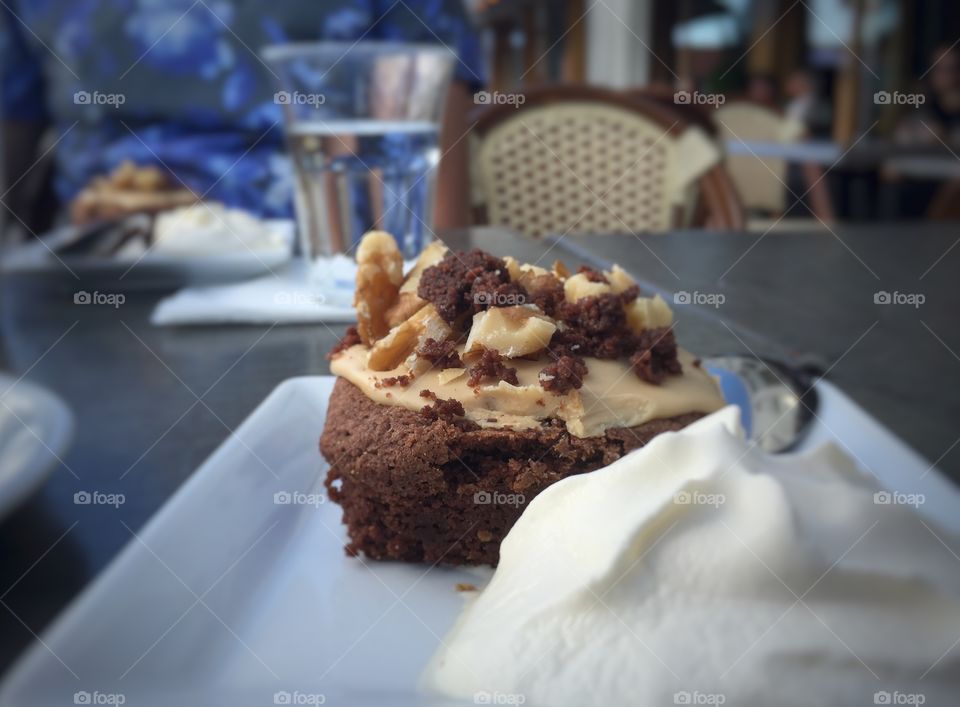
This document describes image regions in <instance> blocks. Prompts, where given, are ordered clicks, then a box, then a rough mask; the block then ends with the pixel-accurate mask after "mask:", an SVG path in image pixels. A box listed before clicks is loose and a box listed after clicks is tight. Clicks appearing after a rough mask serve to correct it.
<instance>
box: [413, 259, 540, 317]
mask: <svg viewBox="0 0 960 707" xmlns="http://www.w3.org/2000/svg"><path fill="white" fill-rule="evenodd" d="M508 283H510V273H509V272H508V271H507V266H506V263H504V262H503V260H501V259H500V258H497V257H495V256H493V255H490V254H489V253H486V252H484V251H482V250H479V249H474V250H470V251H462V252H459V253H455V252H450V253H447V254H446V255H445V256H444V258H443V260H441V261H440V262H439V263H437V264H436V265H431V266H430V267H429V268H427V269H426V270H424V271H423V274H422V275H421V276H420V284H419V285H418V287H417V295H418V296H419V297H420V298H421V299H424V300H426V301H427V302H430V303H432V304H433V306H434V307H436V309H437V312H438V313H439V314H440V316H441V317H443V319H444V321H446V322H447V323H448V324H453V323H454V322H455V321H456V320H457V318H458V317H460V316H461V315H464V314H473V313H475V312H479V311H481V310H483V309H486V308H487V307H489V306H491V305H496V304H497V302H498V301H499V298H498V297H497V295H500V296H501V297H502V298H503V299H508V297H507V295H510V294H513V295H514V296H516V295H518V294H523V295H524V296H526V292H525V291H522V290H523V288H522V287H521V286H520V285H518V284H516V283H514V286H513V287H512V288H504V289H500V288H501V286H502V285H506V284H508ZM517 288H519V290H518V289H517ZM521 291H522V292H521ZM510 304H519V303H518V302H510Z"/></svg>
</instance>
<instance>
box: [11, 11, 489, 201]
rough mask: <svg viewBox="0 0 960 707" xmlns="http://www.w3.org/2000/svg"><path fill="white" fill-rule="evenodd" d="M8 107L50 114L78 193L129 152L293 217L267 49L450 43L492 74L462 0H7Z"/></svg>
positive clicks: (475, 80) (62, 170) (223, 196)
mask: <svg viewBox="0 0 960 707" xmlns="http://www.w3.org/2000/svg"><path fill="white" fill-rule="evenodd" d="M0 8H2V9H0V115H2V117H3V119H5V120H29V121H42V122H45V123H49V124H51V125H52V127H53V128H54V131H55V139H56V140H57V142H56V144H55V147H54V157H55V161H56V183H55V187H56V190H57V193H58V195H59V197H60V198H61V199H62V200H63V201H64V202H66V201H69V200H70V199H71V198H72V197H73V196H74V195H75V194H76V193H77V192H78V191H79V190H80V189H81V188H83V186H84V185H85V184H86V183H87V182H88V181H89V180H90V179H91V178H92V177H94V176H96V175H99V174H105V173H107V172H109V171H111V170H112V169H113V168H114V167H115V166H116V165H118V164H119V163H120V162H122V161H123V160H125V159H130V160H133V161H134V162H135V163H137V164H155V165H157V166H159V167H161V168H164V169H169V170H170V171H171V172H173V174H175V175H176V177H177V178H178V179H179V180H181V181H182V182H184V183H185V184H187V185H188V186H189V187H190V188H192V189H194V190H195V191H197V192H198V193H201V194H206V195H207V198H209V199H214V200H218V201H222V202H224V203H226V204H228V205H231V206H239V207H243V208H247V209H250V210H252V211H255V212H257V213H260V214H262V215H265V216H283V215H288V214H289V213H290V210H291V194H292V185H293V176H292V171H291V166H290V162H289V159H288V157H287V155H286V154H285V152H284V146H283V131H282V124H281V123H280V121H281V106H280V105H277V104H276V103H275V102H274V100H273V94H274V90H275V89H274V86H273V84H272V83H271V80H272V77H271V76H270V74H269V73H268V72H267V70H266V69H265V68H264V66H263V65H262V64H261V62H260V59H259V58H258V55H257V51H258V50H259V49H260V48H262V47H263V46H265V45H267V44H274V43H280V42H288V41H310V40H323V39H326V40H340V41H343V40H348V41H355V40H359V39H361V38H362V39H369V40H377V39H380V40H384V39H394V40H403V41H411V42H428V43H443V44H445V45H447V46H449V47H450V48H452V49H453V50H454V51H456V52H457V54H458V58H459V61H458V62H457V65H456V69H455V78H457V79H460V80H463V81H466V82H467V83H469V84H472V85H478V84H480V83H481V74H482V67H481V58H480V48H479V43H478V39H477V36H476V34H475V33H474V30H473V27H472V26H471V24H470V20H469V18H468V16H467V14H466V12H465V11H464V8H463V5H462V3H461V2H459V1H444V0H398V1H396V2H394V1H393V0H339V1H338V0H331V1H323V2H320V1H318V0H5V3H4V4H3V5H0Z"/></svg>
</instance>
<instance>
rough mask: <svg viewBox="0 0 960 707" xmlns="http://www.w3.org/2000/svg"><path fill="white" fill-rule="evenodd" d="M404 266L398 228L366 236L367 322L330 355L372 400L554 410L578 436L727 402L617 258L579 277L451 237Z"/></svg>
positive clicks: (359, 292) (360, 284)
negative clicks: (457, 247)
mask: <svg viewBox="0 0 960 707" xmlns="http://www.w3.org/2000/svg"><path fill="white" fill-rule="evenodd" d="M402 265H403V263H402V259H401V257H400V252H399V250H398V249H397V247H396V243H395V242H394V239H393V237H392V236H390V234H388V233H385V232H382V231H374V232H371V233H368V234H367V235H365V236H364V238H363V240H362V241H361V243H360V246H359V248H358V249H357V266H358V276H357V289H356V294H355V297H354V303H355V305H356V309H357V327H356V329H353V330H350V331H349V332H348V335H347V337H345V339H344V340H343V341H342V342H341V343H340V344H339V345H338V346H337V347H336V348H335V349H334V353H333V356H332V363H331V366H330V367H331V369H332V371H333V372H334V373H335V374H336V375H338V376H340V377H341V378H344V379H345V380H348V381H350V382H351V383H353V385H355V386H356V387H357V388H359V389H360V390H361V391H362V392H363V393H364V394H365V395H366V396H367V397H368V398H370V399H371V400H373V401H374V402H377V403H380V404H382V405H397V406H400V407H405V408H407V409H409V410H417V411H420V410H423V408H424V407H427V403H428V401H430V400H437V399H442V400H455V401H457V402H459V403H460V404H461V405H462V406H463V410H464V415H465V417H466V419H467V420H469V421H472V422H474V423H476V424H477V425H479V426H481V427H500V428H507V429H528V428H531V427H538V426H540V425H541V424H542V423H543V421H544V420H548V419H556V420H562V421H563V422H564V423H565V425H566V428H567V430H568V431H569V432H570V434H572V435H574V436H576V437H594V436H597V435H602V434H603V433H604V432H605V431H606V430H608V429H610V428H613V427H636V426H638V425H642V424H644V423H645V422H649V421H650V420H656V419H664V418H669V417H675V416H677V415H683V414H686V413H698V412H699V413H704V414H707V413H711V412H714V411H716V410H719V409H720V408H721V407H723V404H724V401H723V398H722V396H721V395H720V390H719V388H718V386H717V383H716V381H715V380H714V379H713V378H712V377H711V376H710V375H709V374H708V373H707V372H706V371H705V370H703V368H701V367H700V365H699V362H698V361H697V360H696V358H695V357H694V356H693V355H691V354H689V353H687V352H686V351H683V350H682V349H680V348H679V347H678V346H677V345H676V340H675V339H674V335H673V329H672V325H673V313H672V312H671V311H670V308H669V307H668V306H667V303H666V302H664V301H663V300H662V299H661V298H660V297H652V298H649V297H642V296H641V295H640V288H639V287H638V286H637V284H636V283H635V282H634V281H633V279H632V278H631V277H630V276H629V275H628V274H627V273H626V272H625V271H623V270H622V269H621V268H619V267H617V266H613V267H612V268H611V269H610V271H607V272H602V273H601V272H599V271H597V270H593V269H592V268H587V267H582V268H581V269H580V270H579V271H578V272H577V273H576V274H571V273H570V272H569V271H568V270H567V269H566V267H565V266H564V265H563V264H562V263H558V264H556V265H555V266H554V267H553V270H552V271H549V270H546V269H544V268H541V267H537V266H535V265H525V264H522V263H518V262H517V261H516V260H514V259H512V258H503V259H501V258H497V257H495V256H493V255H490V254H489V253H485V252H483V251H480V250H473V251H468V252H463V253H452V252H449V251H447V249H446V248H445V247H444V246H443V245H442V244H432V245H431V246H430V247H428V248H427V249H426V250H424V252H423V253H422V254H421V256H420V259H419V260H418V262H417V264H416V265H415V266H414V268H413V269H412V270H411V271H410V272H409V273H407V275H406V276H403V275H402V273H401V269H402ZM451 364H453V365H459V366H463V367H462V368H451V367H450V365H451ZM458 414H459V413H458Z"/></svg>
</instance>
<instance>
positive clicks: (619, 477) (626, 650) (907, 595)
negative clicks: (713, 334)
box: [422, 407, 960, 705]
mask: <svg viewBox="0 0 960 707" xmlns="http://www.w3.org/2000/svg"><path fill="white" fill-rule="evenodd" d="M877 492H878V487H877V485H876V483H875V481H873V479H872V477H869V476H867V475H865V474H864V473H862V472H860V471H859V470H858V469H857V468H856V466H855V465H854V464H853V463H852V461H851V460H850V459H849V458H848V457H847V456H845V455H844V454H843V453H841V452H840V451H839V450H838V449H837V448H836V447H834V446H830V445H827V446H823V447H821V448H819V449H818V450H816V451H814V452H811V453H806V454H800V455H789V456H786V455H785V456H770V455H768V454H766V453H764V452H762V451H760V450H759V449H757V448H755V447H753V446H751V445H750V444H749V443H748V442H747V441H745V440H744V437H743V432H742V430H741V429H740V423H739V414H738V412H737V410H736V409H735V408H733V407H728V408H724V409H723V410H721V411H719V412H716V413H714V414H712V415H710V416H708V417H706V418H704V419H702V420H700V421H698V422H696V423H694V424H692V425H690V426H689V427H687V428H686V429H683V430H681V431H679V432H672V433H665V434H662V435H659V436H658V437H656V438H655V439H654V440H653V441H651V442H650V443H649V444H648V445H647V446H646V447H644V448H643V449H640V450H637V451H635V452H633V453H632V454H629V455H627V456H626V457H624V458H622V459H620V460H619V461H617V462H615V463H614V464H611V465H610V466H608V467H605V468H603V469H600V470H598V471H595V472H592V473H590V474H584V475H580V476H574V477H570V478H567V479H565V480H563V481H560V482H558V483H556V484H554V485H553V486H551V487H550V488H548V489H547V490H546V491H544V492H543V493H541V494H540V495H539V496H537V498H536V499H534V500H533V502H532V503H531V504H530V505H529V506H528V507H527V509H526V511H524V513H523V515H522V516H521V518H520V520H519V521H518V522H517V524H516V525H515V526H514V527H513V529H512V530H511V531H510V533H509V535H507V537H506V539H505V540H504V541H503V544H502V546H501V551H500V565H499V567H498V568H497V570H496V572H495V574H494V576H493V578H492V579H491V581H490V583H489V584H488V586H487V587H486V588H485V589H483V590H482V592H480V593H479V595H476V596H474V597H473V598H471V599H470V602H471V603H470V604H469V605H468V606H467V608H466V609H465V610H464V613H463V614H462V615H461V617H460V618H459V620H458V622H457V624H456V625H455V627H454V628H453V630H452V632H451V633H450V635H449V636H448V637H446V638H445V639H444V642H443V647H442V648H441V649H440V650H439V651H438V652H437V653H436V654H435V655H434V657H433V659H432V660H431V662H430V664H429V665H428V667H427V669H426V671H425V673H424V675H423V676H422V686H423V688H424V689H426V690H427V691H430V692H435V693H441V694H444V695H448V696H451V697H465V698H473V699H480V700H487V699H488V698H489V700H491V701H492V700H493V699H497V700H499V701H500V702H499V703H507V701H509V700H513V702H512V703H517V702H519V701H520V700H521V699H522V700H523V701H524V703H525V704H538V705H539V704H543V705H588V704H602V705H625V704H630V705H633V704H636V705H654V704H657V705H660V704H728V705H743V704H749V705H754V704H755V705H853V704H926V705H939V704H956V699H957V696H958V695H960V645H958V643H957V641H958V639H960V560H958V559H957V556H956V555H955V554H954V553H960V541H958V540H957V539H956V538H955V537H953V536H950V535H948V534H947V533H946V532H943V531H942V530H940V529H939V528H938V527H937V526H936V525H935V524H934V523H932V522H931V521H930V520H929V519H926V518H923V517H922V516H920V515H919V514H918V513H917V512H916V510H915V509H914V508H912V507H910V506H908V505H902V504H895V505H889V504H882V503H877V502H875V497H874V494H875V493H877ZM950 548H952V549H950ZM478 695H479V698H478Z"/></svg>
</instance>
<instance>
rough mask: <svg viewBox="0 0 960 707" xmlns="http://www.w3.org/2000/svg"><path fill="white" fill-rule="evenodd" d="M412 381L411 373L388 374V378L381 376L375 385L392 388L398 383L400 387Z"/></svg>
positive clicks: (404, 386)
mask: <svg viewBox="0 0 960 707" xmlns="http://www.w3.org/2000/svg"><path fill="white" fill-rule="evenodd" d="M412 382H413V375H412V374H410V373H404V374H402V375H399V376H390V377H389V378H381V379H380V382H379V383H378V384H377V387H378V388H379V387H380V386H383V387H386V388H392V387H393V386H395V385H399V386H400V387H401V388H406V387H407V386H408V385H410V384H411V383H412Z"/></svg>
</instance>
